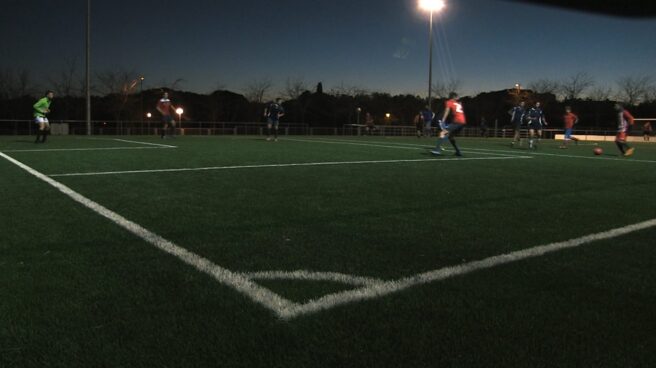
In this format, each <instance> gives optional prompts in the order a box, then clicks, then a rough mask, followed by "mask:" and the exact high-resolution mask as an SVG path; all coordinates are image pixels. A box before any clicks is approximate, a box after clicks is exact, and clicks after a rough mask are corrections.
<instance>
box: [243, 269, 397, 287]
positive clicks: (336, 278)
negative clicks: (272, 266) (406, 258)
mask: <svg viewBox="0 0 656 368" xmlns="http://www.w3.org/2000/svg"><path fill="white" fill-rule="evenodd" d="M246 276H248V278H250V279H254V280H304V281H332V282H339V283H342V284H347V285H355V286H369V285H378V284H382V283H383V282H384V281H383V280H380V279H374V278H371V277H361V276H352V275H347V274H343V273H339V272H315V271H306V270H298V271H262V272H250V273H247V274H246Z"/></svg>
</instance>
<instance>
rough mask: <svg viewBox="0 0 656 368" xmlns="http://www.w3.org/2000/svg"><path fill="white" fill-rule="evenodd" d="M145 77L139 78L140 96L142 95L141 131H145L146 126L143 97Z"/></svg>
mask: <svg viewBox="0 0 656 368" xmlns="http://www.w3.org/2000/svg"><path fill="white" fill-rule="evenodd" d="M144 79H146V78H144V76H143V75H141V76H139V94H140V95H141V129H143V125H144V120H143V117H144V96H143V81H144Z"/></svg>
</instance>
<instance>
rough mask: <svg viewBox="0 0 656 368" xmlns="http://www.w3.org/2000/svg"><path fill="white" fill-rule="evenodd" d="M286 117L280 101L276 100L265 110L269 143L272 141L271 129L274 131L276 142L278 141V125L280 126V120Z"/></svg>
mask: <svg viewBox="0 0 656 368" xmlns="http://www.w3.org/2000/svg"><path fill="white" fill-rule="evenodd" d="M284 115H285V109H283V107H282V105H281V103H280V99H279V98H276V101H275V102H272V103H270V104H269V106H267V107H266V108H265V109H264V116H265V117H266V118H267V141H270V140H271V127H273V129H274V138H273V140H274V141H276V142H277V141H278V125H279V124H280V118H281V117H283V116H284Z"/></svg>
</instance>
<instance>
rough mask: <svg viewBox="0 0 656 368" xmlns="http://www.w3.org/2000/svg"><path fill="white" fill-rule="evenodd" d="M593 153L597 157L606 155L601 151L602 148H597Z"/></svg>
mask: <svg viewBox="0 0 656 368" xmlns="http://www.w3.org/2000/svg"><path fill="white" fill-rule="evenodd" d="M592 152H593V153H594V154H595V156H599V155H601V154H602V153H604V150H602V149H601V147H595V148H594V149H593V150H592Z"/></svg>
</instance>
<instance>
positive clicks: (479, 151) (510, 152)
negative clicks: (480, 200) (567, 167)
mask: <svg viewBox="0 0 656 368" xmlns="http://www.w3.org/2000/svg"><path fill="white" fill-rule="evenodd" d="M287 140H291V139H287ZM299 141H307V142H321V143H323V142H343V143H345V144H354V145H368V146H374V147H375V146H377V147H388V148H395V147H394V146H389V145H390V144H392V145H397V146H400V147H417V149H420V148H433V146H426V145H419V144H413V143H401V142H379V141H370V143H355V142H353V141H351V140H336V139H332V140H331V139H327V138H317V139H316V140H315V139H313V140H309V139H308V140H299ZM408 149H409V148H408ZM462 151H463V152H471V153H477V154H486V153H487V154H495V155H510V156H512V155H524V156H525V155H529V156H551V157H566V158H578V159H584V160H607V161H623V162H642V163H656V161H655V160H640V159H635V158H624V157H604V156H578V155H567V154H557V153H545V152H536V151H527V150H499V149H485V148H471V147H467V148H463V149H462Z"/></svg>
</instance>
